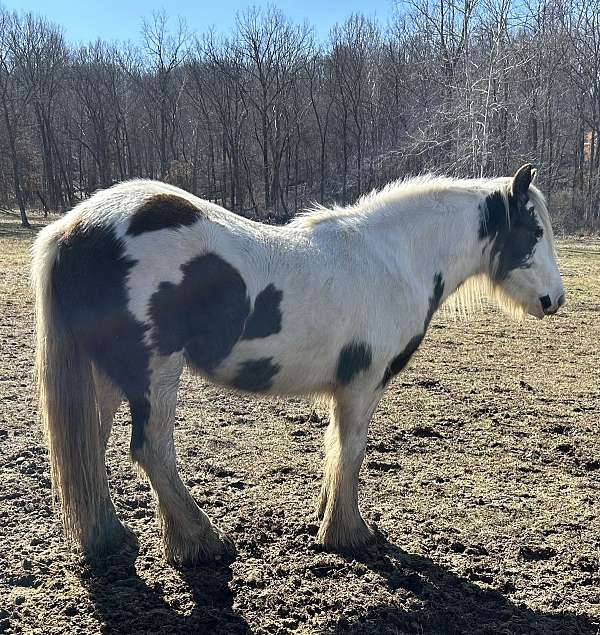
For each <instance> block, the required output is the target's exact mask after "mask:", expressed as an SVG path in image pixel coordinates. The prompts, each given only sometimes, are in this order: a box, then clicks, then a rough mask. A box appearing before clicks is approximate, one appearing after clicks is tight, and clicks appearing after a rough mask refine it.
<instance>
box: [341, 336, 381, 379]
mask: <svg viewBox="0 0 600 635" xmlns="http://www.w3.org/2000/svg"><path fill="white" fill-rule="evenodd" d="M372 356H373V355H372V352H371V347H370V346H369V345H368V344H366V343H365V342H350V344H346V346H344V347H343V348H342V350H341V351H340V356H339V358H338V364H337V370H336V373H335V374H336V378H337V380H338V382H339V383H340V384H349V383H350V382H351V381H352V380H353V379H354V377H356V375H358V374H359V373H361V372H363V371H365V370H367V369H368V368H369V367H370V366H371V361H372Z"/></svg>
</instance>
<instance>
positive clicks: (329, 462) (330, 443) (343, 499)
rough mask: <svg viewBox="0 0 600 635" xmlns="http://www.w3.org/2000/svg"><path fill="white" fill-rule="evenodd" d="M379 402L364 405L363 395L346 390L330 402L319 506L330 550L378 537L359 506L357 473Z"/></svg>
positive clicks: (321, 535) (322, 537)
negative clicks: (371, 419) (363, 516)
mask: <svg viewBox="0 0 600 635" xmlns="http://www.w3.org/2000/svg"><path fill="white" fill-rule="evenodd" d="M378 401H379V400H378V399H375V398H373V399H369V400H368V403H366V404H364V400H363V399H361V396H360V394H356V393H355V394H349V393H348V392H346V391H344V393H341V394H338V395H336V396H335V397H333V398H332V401H331V406H330V423H329V427H328V428H327V432H326V433H325V474H324V479H323V485H322V488H321V496H320V501H319V509H318V516H319V517H320V518H321V519H322V520H321V527H320V529H319V533H318V536H317V539H318V540H319V542H321V543H322V544H324V545H325V546H326V547H329V548H330V549H334V550H343V549H355V548H358V547H360V546H362V545H364V544H367V543H369V542H372V541H373V539H374V537H375V533H374V532H373V530H372V529H370V528H369V526H368V525H367V523H366V522H365V521H364V520H363V518H362V516H361V513H360V510H359V507H358V475H359V472H360V467H361V465H362V462H363V458H364V456H365V449H366V444H367V430H368V426H369V420H370V418H371V416H372V414H373V410H374V409H375V406H376V404H377V403H378Z"/></svg>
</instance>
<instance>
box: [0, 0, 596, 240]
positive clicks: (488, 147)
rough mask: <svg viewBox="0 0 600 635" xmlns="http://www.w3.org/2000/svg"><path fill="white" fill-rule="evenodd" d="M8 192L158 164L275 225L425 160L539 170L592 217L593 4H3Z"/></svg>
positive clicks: (72, 198) (51, 201)
mask: <svg viewBox="0 0 600 635" xmlns="http://www.w3.org/2000/svg"><path fill="white" fill-rule="evenodd" d="M0 111H1V112H0V149H1V152H0V206H1V207H3V208H4V209H18V210H19V213H20V215H21V219H22V223H23V224H27V222H28V221H27V211H28V210H30V209H32V208H39V209H41V210H43V211H44V213H45V214H47V213H48V212H64V211H66V210H67V209H69V208H70V207H72V206H73V205H74V204H76V203H77V202H78V201H79V200H81V199H82V198H85V197H87V196H89V195H90V194H92V193H93V192H94V191H95V190H97V189H98V188H104V187H108V186H110V185H111V184H112V183H115V182H117V181H120V180H124V179H131V178H136V177H144V178H157V179H162V180H164V181H168V182H170V183H173V184H175V185H178V186H180V187H183V188H184V189H186V190H189V191H190V192H193V193H194V194H197V195H199V196H201V197H203V198H207V199H210V200H213V201H216V202H218V203H220V204H222V205H224V206H225V207H227V208H229V209H232V210H234V211H236V212H238V213H242V214H245V215H248V216H251V217H255V218H259V219H263V220H271V221H275V222H277V221H284V220H286V219H287V218H289V217H291V216H292V215H293V214H294V213H296V211H297V210H299V209H301V208H303V207H306V206H308V205H310V204H311V203H312V202H314V201H316V202H319V203H323V204H327V203H329V202H331V201H336V202H338V203H340V204H344V203H348V202H351V201H353V200H355V199H356V198H357V197H358V196H360V194H362V193H364V192H367V191H369V190H371V189H373V188H376V187H379V186H381V185H383V184H384V183H386V182H388V181H390V180H393V179H397V178H400V177H404V176H407V175H413V174H417V173H421V172H426V171H434V172H439V173H445V174H452V175H461V176H491V175H508V174H510V173H512V172H514V170H515V169H516V167H518V166H519V165H521V164H522V163H524V162H526V161H530V162H532V163H535V164H536V165H537V166H538V167H539V168H540V170H539V174H540V182H541V184H542V186H543V188H544V189H545V191H546V192H547V193H548V197H549V201H550V204H551V206H552V211H553V214H554V216H555V218H556V219H557V222H558V223H559V225H561V226H562V227H563V228H564V229H567V230H580V229H589V230H597V229H598V228H599V227H600V146H599V135H600V0H582V1H581V2H577V3H572V2H566V0H549V1H541V0H530V1H529V2H526V3H524V2H518V3H517V2H512V1H511V0H436V2H431V0H405V1H404V2H402V3H401V4H399V5H398V6H397V8H396V11H395V12H394V15H393V18H392V19H391V20H390V21H389V24H387V25H386V26H385V27H383V26H382V25H380V24H378V23H377V22H374V21H372V20H370V19H368V18H366V17H365V16H363V15H360V14H354V15H351V16H350V17H348V19H347V20H346V21H345V22H343V23H342V24H337V25H335V26H333V27H332V29H331V31H330V33H329V37H328V38H327V39H326V41H319V40H318V39H317V38H316V37H315V35H314V32H313V29H312V28H311V26H310V25H309V24H307V23H305V24H294V23H292V22H291V21H289V20H288V19H287V18H286V17H285V16H284V15H283V14H282V13H281V12H280V11H278V10H277V9H275V8H270V9H266V10H259V9H248V10H246V11H244V12H241V13H240V14H239V15H238V17H237V19H236V23H235V27H234V28H233V29H232V31H231V33H230V34H229V35H227V36H223V35H217V34H215V33H213V32H208V33H203V34H200V33H191V32H190V31H189V29H188V28H187V27H186V24H185V22H184V21H183V20H181V19H180V20H179V21H175V20H173V19H172V18H171V19H169V18H168V17H167V15H166V14H165V13H155V14H153V16H151V17H150V18H149V19H148V20H145V21H144V22H143V27H142V31H141V36H140V39H139V42H137V43H135V44H134V43H107V42H103V41H101V40H98V41H96V42H93V43H90V44H87V45H76V46H75V45H72V44H69V43H68V42H67V41H66V39H65V37H64V35H63V33H62V30H61V28H60V26H58V25H56V24H53V23H52V22H50V21H48V20H47V19H45V18H44V17H40V16H36V15H32V14H18V13H12V12H9V11H7V10H3V9H0Z"/></svg>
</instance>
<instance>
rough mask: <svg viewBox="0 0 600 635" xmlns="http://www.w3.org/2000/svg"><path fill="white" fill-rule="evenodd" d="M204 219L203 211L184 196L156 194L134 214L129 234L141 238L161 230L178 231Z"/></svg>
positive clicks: (128, 230)
mask: <svg viewBox="0 0 600 635" xmlns="http://www.w3.org/2000/svg"><path fill="white" fill-rule="evenodd" d="M202 218H205V216H204V214H203V213H202V211H201V210H200V209H198V207H196V206H195V205H194V204H193V203H191V202H190V201H188V200H187V199H185V198H183V197H182V196H177V195H176V194H156V195H155V196H153V197H152V198H149V199H148V200H147V201H146V202H145V203H144V204H143V205H142V206H141V207H140V208H139V209H138V210H137V211H135V212H134V214H133V216H132V217H131V220H130V222H129V228H128V229H127V234H128V235H129V236H139V235H140V234H144V233H146V232H154V231H159V230H161V229H177V228H178V227H186V226H189V225H193V224H194V223H195V222H196V221H198V220H200V219H202Z"/></svg>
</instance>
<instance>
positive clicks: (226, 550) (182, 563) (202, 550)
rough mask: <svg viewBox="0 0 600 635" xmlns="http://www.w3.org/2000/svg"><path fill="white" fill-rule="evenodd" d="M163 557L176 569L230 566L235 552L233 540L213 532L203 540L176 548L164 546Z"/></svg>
mask: <svg viewBox="0 0 600 635" xmlns="http://www.w3.org/2000/svg"><path fill="white" fill-rule="evenodd" d="M165 556H166V558H167V561H168V562H169V564H171V565H173V566H174V567H178V568H188V567H193V566H197V565H205V564H220V565H229V564H231V563H232V562H233V561H234V560H235V558H236V556H237V550H236V548H235V544H234V542H233V540H232V539H231V538H230V537H229V536H228V535H227V534H226V533H224V532H222V531H219V530H215V531H214V532H213V533H212V535H211V536H210V537H209V538H205V539H204V540H201V541H200V540H194V541H188V542H187V543H183V542H180V544H179V545H178V546H177V548H174V546H173V545H172V544H171V545H166V546H165Z"/></svg>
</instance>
